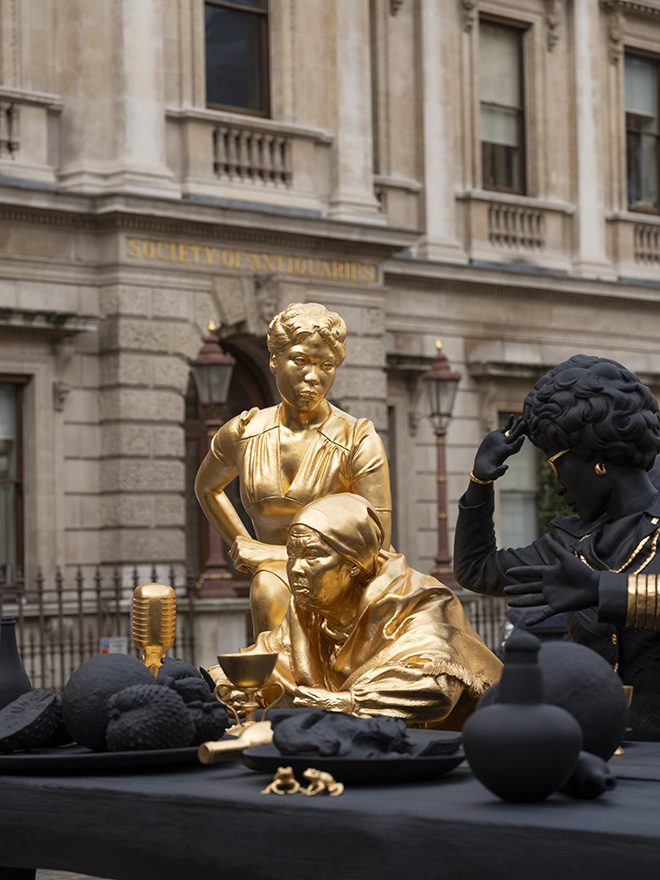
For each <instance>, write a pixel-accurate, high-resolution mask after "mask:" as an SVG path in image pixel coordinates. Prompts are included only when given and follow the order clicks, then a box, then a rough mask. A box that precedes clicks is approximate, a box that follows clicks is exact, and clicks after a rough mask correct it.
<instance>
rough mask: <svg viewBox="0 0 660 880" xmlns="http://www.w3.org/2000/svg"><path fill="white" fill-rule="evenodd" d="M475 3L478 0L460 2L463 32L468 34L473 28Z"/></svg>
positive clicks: (475, 16) (475, 12) (475, 13)
mask: <svg viewBox="0 0 660 880" xmlns="http://www.w3.org/2000/svg"><path fill="white" fill-rule="evenodd" d="M477 2H478V0H461V6H462V7H463V30H464V31H465V33H466V34H469V33H470V32H471V31H472V28H473V27H474V23H475V21H476V19H477Z"/></svg>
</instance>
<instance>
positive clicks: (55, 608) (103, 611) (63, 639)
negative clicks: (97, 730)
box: [0, 566, 195, 692]
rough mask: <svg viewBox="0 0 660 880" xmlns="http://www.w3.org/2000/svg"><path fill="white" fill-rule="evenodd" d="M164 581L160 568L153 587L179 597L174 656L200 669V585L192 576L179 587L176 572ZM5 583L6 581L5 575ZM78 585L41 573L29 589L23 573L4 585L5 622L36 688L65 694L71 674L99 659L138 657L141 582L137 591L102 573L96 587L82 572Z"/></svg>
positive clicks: (0, 601)
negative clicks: (135, 635)
mask: <svg viewBox="0 0 660 880" xmlns="http://www.w3.org/2000/svg"><path fill="white" fill-rule="evenodd" d="M161 574H162V575H165V577H164V580H163V581H159V572H158V569H157V567H156V566H153V567H152V569H151V581H152V582H153V583H158V582H161V583H162V582H164V583H167V584H169V585H170V586H172V587H173V588H174V590H175V592H176V594H177V612H178V613H177V626H176V639H175V642H174V646H173V648H172V653H173V654H174V655H175V656H177V657H181V658H183V659H185V660H187V661H188V662H189V663H193V664H194V663H195V580H194V577H193V575H192V573H191V572H189V573H188V576H187V577H186V581H185V583H177V579H176V572H175V571H174V569H173V568H169V569H168V570H167V571H165V570H162V571H161ZM0 578H1V575H0ZM73 580H74V583H73V584H67V583H65V579H64V577H63V575H62V572H61V571H60V569H59V568H58V569H57V571H56V572H55V576H54V578H53V582H52V585H50V586H49V585H48V584H47V582H46V579H45V577H44V575H43V573H42V571H41V570H39V571H38V572H37V576H36V578H35V583H34V585H32V586H28V585H27V584H26V583H25V581H24V579H23V576H22V573H21V572H20V571H18V572H17V575H16V581H15V583H14V584H5V583H4V582H3V581H2V580H0V617H1V616H13V617H15V619H16V638H17V642H18V647H19V651H20V654H21V659H22V661H23V665H24V667H25V669H26V672H27V674H28V675H29V676H30V680H31V682H32V686H33V687H35V688H37V687H54V688H56V689H57V690H58V691H60V692H61V690H62V688H63V687H64V685H65V684H66V682H67V681H68V679H69V676H70V675H71V673H72V672H73V671H74V670H75V669H77V668H78V666H80V664H81V663H84V662H85V660H89V659H90V657H93V656H95V655H96V654H99V653H107V652H109V651H119V652H123V653H130V654H133V655H134V656H138V654H139V651H138V648H137V647H136V646H135V644H134V642H133V639H132V635H131V606H132V598H133V590H134V589H135V587H137V586H138V585H139V584H140V583H143V582H144V579H142V580H140V577H139V574H138V570H137V568H134V569H133V571H132V576H131V580H132V586H128V587H127V586H126V585H125V583H123V582H122V575H121V573H120V571H119V569H117V568H115V569H114V570H113V571H112V573H111V574H110V575H105V576H104V575H102V573H101V569H100V567H98V566H97V568H96V569H95V571H94V574H93V576H92V577H91V582H90V580H89V579H88V580H87V581H85V578H84V576H83V573H82V570H81V569H80V568H78V570H77V572H76V575H75V577H74V579H73Z"/></svg>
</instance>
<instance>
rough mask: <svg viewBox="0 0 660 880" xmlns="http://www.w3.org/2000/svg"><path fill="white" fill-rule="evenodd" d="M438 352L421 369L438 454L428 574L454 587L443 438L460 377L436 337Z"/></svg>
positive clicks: (449, 419) (445, 434)
mask: <svg viewBox="0 0 660 880" xmlns="http://www.w3.org/2000/svg"><path fill="white" fill-rule="evenodd" d="M435 347H436V349H437V354H436V356H435V359H434V360H433V364H432V365H431V369H430V370H429V371H428V372H427V373H424V375H423V376H422V382H423V383H424V388H425V389H426V394H427V396H428V401H429V408H430V414H429V420H430V422H431V425H432V427H433V432H434V434H435V442H436V448H437V455H438V464H437V469H438V509H437V519H438V552H437V554H436V557H435V564H434V566H433V568H432V569H431V574H432V575H433V576H434V577H437V578H438V580H441V581H442V582H443V583H444V584H446V586H448V587H451V588H452V589H455V588H456V586H457V584H456V581H455V580H454V572H453V568H452V564H451V553H450V552H449V537H448V530H447V517H448V514H447V461H446V456H445V438H446V436H447V428H448V427H449V422H450V421H451V413H452V409H453V408H454V399H455V398H456V389H457V388H458V382H459V380H460V378H461V374H460V373H456V372H454V370H452V369H451V367H450V366H449V361H448V360H447V358H446V357H445V355H444V354H443V353H442V343H441V342H440V340H438V341H437V342H436V344H435Z"/></svg>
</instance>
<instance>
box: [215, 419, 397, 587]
mask: <svg viewBox="0 0 660 880" xmlns="http://www.w3.org/2000/svg"><path fill="white" fill-rule="evenodd" d="M328 407H329V410H330V412H329V415H328V417H327V418H326V419H325V421H324V422H323V423H322V424H321V425H319V426H318V427H312V428H310V429H309V431H310V434H311V436H312V440H311V442H310V443H309V444H308V446H307V448H306V450H305V453H304V455H303V457H302V458H301V460H300V463H299V467H298V471H297V473H296V474H295V476H294V478H293V482H292V483H291V484H290V485H289V486H287V485H286V484H285V481H284V475H283V472H282V467H281V463H280V434H279V426H280V409H281V404H280V405H278V406H271V407H268V408H267V409H261V410H260V409H256V408H255V409H251V410H249V411H248V412H243V413H241V415H240V416H237V417H236V418H234V419H232V420H231V421H230V422H228V423H227V424H226V425H223V426H222V428H220V430H219V431H218V432H217V434H216V435H215V437H214V438H213V442H212V444H211V452H212V454H213V456H214V458H215V459H216V461H217V462H218V465H219V466H220V468H221V472H222V475H223V477H224V480H223V481H224V482H226V483H228V482H229V481H230V480H232V479H233V478H234V477H235V476H236V475H238V477H239V481H240V493H241V501H242V502H243V506H244V507H245V510H246V511H247V513H248V515H249V517H250V519H251V520H252V523H253V525H254V529H255V532H256V535H257V538H258V539H259V541H263V542H264V543H265V544H281V545H284V544H286V539H287V535H288V532H289V526H290V525H291V521H292V519H293V518H294V516H295V515H296V514H297V513H298V512H299V511H300V510H301V509H302V508H303V507H305V506H306V505H307V504H309V503H310V502H311V501H314V500H316V499H317V498H322V497H323V496H325V495H334V494H337V493H339V492H355V493H356V494H359V495H363V496H364V497H366V498H367V499H369V501H370V502H371V504H372V505H373V506H374V508H375V509H376V510H377V511H378V513H379V514H387V515H389V514H390V512H391V497H390V488H389V472H388V467H387V458H386V456H385V449H384V447H383V444H382V441H381V439H380V437H379V436H378V434H377V433H376V429H375V428H374V426H373V423H372V422H371V421H369V420H368V419H356V418H354V417H353V416H350V415H348V413H345V412H342V411H341V410H339V409H337V408H336V407H334V406H332V405H330V404H328ZM261 568H262V569H263V568H267V569H268V570H269V571H270V572H271V573H273V574H275V575H277V576H278V577H279V578H280V579H281V580H282V581H283V582H284V583H285V584H287V587H288V582H287V580H286V563H285V562H279V561H270V562H267V563H265V565H264V566H261ZM258 570H259V569H258Z"/></svg>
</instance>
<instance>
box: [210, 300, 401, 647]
mask: <svg viewBox="0 0 660 880" xmlns="http://www.w3.org/2000/svg"><path fill="white" fill-rule="evenodd" d="M345 342H346V324H345V323H344V321H343V320H342V318H341V317H340V316H339V315H338V314H336V313H335V312H329V311H328V309H326V308H325V306H322V305H319V304H318V303H293V304H291V305H289V306H287V307H286V309H284V311H282V312H281V313H280V314H278V315H276V316H275V317H274V318H273V320H272V321H271V323H270V326H269V328H268V350H269V352H270V369H271V372H272V373H273V374H274V376H275V379H276V381H277V387H278V389H279V392H280V394H281V397H282V401H281V403H279V404H278V405H277V406H272V407H268V408H266V409H261V410H260V409H257V408H256V407H255V408H254V409H251V410H249V412H243V413H241V414H240V415H239V416H236V417H235V418H233V419H231V420H230V421H229V422H227V423H226V424H225V425H223V426H222V427H221V428H220V429H219V431H218V432H217V434H216V435H215V437H214V438H213V441H212V445H211V450H210V452H209V453H208V455H207V456H206V458H205V459H204V461H203V462H202V464H201V466H200V468H199V471H198V473H197V478H196V481H195V491H196V493H197V497H198V499H199V502H200V504H201V506H202V508H203V509H204V512H205V514H206V516H207V518H208V520H209V522H210V523H211V524H212V525H213V527H214V528H215V529H216V531H218V532H219V533H220V535H221V536H222V537H223V539H224V540H225V541H226V542H227V544H229V546H230V551H229V555H230V556H231V558H232V560H233V562H234V564H235V565H236V567H237V568H238V569H240V570H241V571H246V572H249V573H250V574H251V576H252V578H251V584H250V600H251V606H252V619H253V623H254V634H255V636H256V635H258V633H260V632H262V631H268V630H272V629H274V627H276V626H277V625H278V624H279V623H280V621H281V620H282V618H283V617H284V615H285V613H286V610H287V607H288V605H289V599H290V598H291V593H290V591H289V586H288V583H287V579H286V571H285V569H286V548H285V544H286V540H287V536H288V533H289V526H290V524H291V521H292V519H293V518H294V516H295V515H296V514H297V513H298V512H299V511H300V510H301V509H302V508H303V507H304V506H305V505H306V504H309V502H310V501H314V500H315V499H317V498H321V497H323V496H324V495H331V494H336V493H339V492H357V493H359V494H360V495H363V496H364V497H365V498H367V499H368V500H369V501H370V503H371V504H372V505H373V506H374V508H375V509H376V510H377V511H378V516H379V518H380V520H381V522H382V524H383V542H384V546H385V547H389V543H390V530H391V507H392V501H391V495H390V483H389V470H388V467H387V458H386V456H385V450H384V448H383V444H382V441H381V439H380V437H379V436H378V434H377V433H376V430H375V428H374V426H373V423H372V422H370V421H369V420H368V419H356V418H354V417H353V416H350V415H348V414H347V413H345V412H342V411H341V410H339V409H337V408H336V407H334V406H332V405H331V404H330V403H329V402H328V401H327V400H326V396H327V394H328V392H329V391H330V388H331V387H332V383H333V382H334V378H335V371H336V369H337V367H338V366H339V365H340V364H341V362H342V361H343V360H344V353H345ZM236 476H238V477H239V480H240V493H241V501H242V502H243V506H244V507H245V510H246V511H247V513H248V515H249V516H250V519H251V520H252V523H253V525H254V529H255V532H256V535H257V540H255V539H254V538H252V537H250V535H249V533H248V531H247V529H246V528H245V526H244V525H243V523H242V522H241V520H240V517H239V516H238V514H237V512H236V510H235V509H234V507H233V506H232V504H231V502H230V501H229V499H228V498H227V496H226V494H225V492H224V489H225V487H226V486H227V484H228V483H230V482H231V481H232V480H233V479H234V478H235V477H236Z"/></svg>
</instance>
